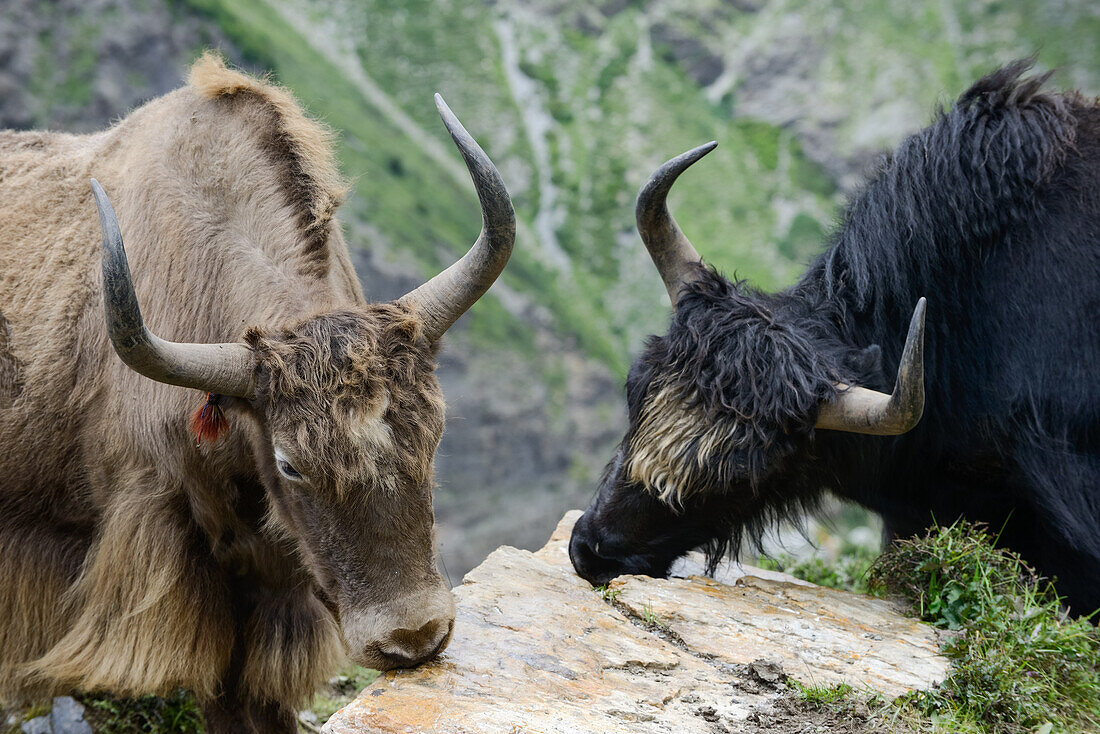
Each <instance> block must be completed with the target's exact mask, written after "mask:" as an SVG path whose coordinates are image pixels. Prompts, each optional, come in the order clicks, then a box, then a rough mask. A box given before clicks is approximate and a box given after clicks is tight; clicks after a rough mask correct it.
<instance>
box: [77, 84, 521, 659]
mask: <svg viewBox="0 0 1100 734" xmlns="http://www.w3.org/2000/svg"><path fill="white" fill-rule="evenodd" d="M436 102H437V106H438V107H439V110H440V114H441V115H442V117H443V120H444V122H445V123H446V125H447V127H448V129H449V131H450V133H451V136H452V137H453V138H454V140H455V143H456V144H457V145H458V147H459V150H460V151H461V152H462V154H463V157H464V158H465V160H466V164H467V167H468V168H469V170H470V173H471V176H472V177H473V180H474V184H475V188H476V189H477V192H478V196H479V198H480V200H481V206H482V217H483V226H482V232H481V236H480V237H479V238H478V240H477V242H476V243H475V244H474V246H473V248H472V249H471V250H470V252H469V253H467V254H466V255H465V256H464V257H463V258H462V259H461V260H459V261H458V262H456V263H455V264H454V265H452V266H451V267H450V268H448V269H447V270H445V271H444V272H442V273H440V274H439V275H437V276H436V277H435V278H433V279H431V280H430V281H428V282H427V283H425V284H424V285H422V286H420V287H419V288H416V289H415V290H413V291H412V292H410V293H408V294H406V295H405V296H403V297H401V298H400V299H398V300H397V301H395V302H392V303H382V304H373V305H355V306H351V307H349V308H346V309H342V310H336V311H330V312H326V313H320V314H317V315H313V316H311V317H309V318H306V319H304V320H302V321H300V322H298V323H293V324H286V325H279V326H277V327H275V328H267V327H254V328H252V329H251V330H250V331H249V332H248V334H247V335H246V336H245V338H244V341H243V342H239V343H225V344H183V343H175V342H168V341H164V340H162V339H160V338H158V337H157V336H156V335H154V334H153V333H151V332H150V331H149V330H148V329H147V328H146V327H145V325H144V323H143V321H142V318H141V313H140V311H139V308H138V303H137V298H136V295H135V293H134V288H133V284H132V282H131V278H130V270H129V266H128V264H127V261H126V254H125V251H124V249H123V243H122V236H121V232H120V229H119V224H118V221H117V219H116V218H115V213H114V210H113V208H112V207H111V204H110V202H109V201H108V200H107V197H106V195H105V194H104V192H103V190H102V188H100V186H99V184H98V183H96V182H95V181H94V180H93V182H92V188H93V191H94V194H95V198H96V203H97V205H98V207H99V213H100V224H101V226H102V229H103V253H104V254H103V285H104V304H105V308H106V317H107V327H108V333H109V334H110V338H111V341H112V343H113V345H114V347H115V351H116V352H117V353H118V354H119V356H120V357H121V358H122V360H123V361H124V362H125V363H126V364H127V365H129V367H131V368H132V369H134V370H135V371H137V372H139V373H141V374H142V375H145V376H146V377H150V378H152V379H154V380H158V381H161V382H166V383H169V384H172V385H179V386H183V387H189V388H196V389H199V390H203V391H206V392H208V393H210V394H211V398H210V401H209V402H208V406H209V407H210V409H211V410H214V409H216V408H218V407H219V404H222V403H224V404H226V405H232V406H233V408H234V409H235V410H238V409H239V410H240V411H242V412H244V413H246V414H249V415H251V416H252V418H253V419H254V420H253V421H251V423H252V424H254V426H255V427H256V429H255V430H252V431H250V434H251V436H250V440H251V441H252V444H253V445H252V453H253V454H254V456H255V464H256V468H257V473H258V475H259V480H260V482H261V483H262V485H263V487H264V490H265V493H266V495H267V504H268V506H269V508H270V512H269V514H268V523H269V526H270V525H274V528H273V529H274V530H275V531H276V532H279V533H281V534H283V535H285V536H289V538H290V539H291V540H292V541H293V543H294V545H295V546H296V548H297V551H298V553H299V555H300V556H301V558H302V559H303V561H304V563H305V565H306V567H307V568H308V569H309V572H310V573H311V574H312V576H313V579H314V582H315V587H316V589H317V594H318V597H319V600H320V601H321V602H323V603H324V604H325V605H326V606H327V607H328V608H329V609H330V610H331V611H332V613H333V615H334V616H335V618H336V619H337V620H338V622H339V626H340V630H341V633H342V637H343V639H344V642H345V645H346V646H347V648H348V652H349V653H350V655H351V657H352V658H353V659H354V660H355V661H356V662H358V663H359V664H361V665H364V666H367V667H372V668H378V669H389V668H394V667H405V666H410V665H414V664H416V663H419V662H422V661H424V660H427V659H429V658H431V657H433V656H434V655H435V654H436V653H438V652H439V651H440V650H442V649H443V647H444V646H445V645H446V644H447V642H448V641H449V640H450V636H451V632H452V629H453V626H454V615H455V610H454V603H453V601H452V598H451V594H450V591H449V590H448V588H447V586H446V584H445V583H444V582H443V579H442V577H441V576H440V574H439V572H438V570H437V567H436V554H435V537H434V527H433V515H432V489H433V472H432V463H433V457H434V453H435V450H436V447H437V445H438V444H439V440H440V437H441V436H442V433H443V397H442V392H441V390H440V386H439V382H438V380H437V378H436V376H435V373H434V365H435V355H436V350H437V347H438V342H439V339H440V337H441V336H442V335H443V333H444V332H445V331H446V330H447V328H448V327H449V326H450V325H451V324H453V323H454V321H455V320H456V319H458V317H459V316H460V315H461V314H462V313H463V312H464V311H465V310H466V309H468V308H469V307H470V306H471V305H472V304H473V303H474V302H475V301H476V300H477V299H478V298H480V296H481V295H482V294H483V293H484V292H485V291H486V290H487V289H488V288H489V286H490V285H491V284H492V283H493V281H494V280H495V279H496V277H497V276H498V275H499V274H500V272H501V270H502V269H503V267H504V265H505V263H506V262H507V260H508V257H509V255H510V253H511V249H512V244H513V241H514V239H515V215H514V213H513V210H512V205H511V201H510V200H509V198H508V192H507V191H506V190H505V188H504V184H503V182H502V181H501V179H500V175H499V174H498V173H497V170H496V168H495V167H494V166H493V164H492V162H491V161H490V160H489V158H488V157H487V156H486V155H485V153H484V152H483V151H482V150H481V148H480V147H479V146H478V145H477V143H476V142H474V140H473V138H472V137H470V135H469V134H468V133H467V132H466V130H465V129H464V128H463V127H462V125H461V124H460V123H459V122H458V120H457V119H456V118H455V117H454V115H453V114H452V113H451V111H450V110H449V109H447V107H446V105H445V104H443V101H442V99H440V98H439V97H438V95H437V97H436Z"/></svg>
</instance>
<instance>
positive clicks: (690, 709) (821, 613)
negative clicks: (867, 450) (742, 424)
mask: <svg viewBox="0 0 1100 734" xmlns="http://www.w3.org/2000/svg"><path fill="white" fill-rule="evenodd" d="M577 516H578V513H575V512H572V513H569V514H567V515H566V516H565V518H564V519H563V520H562V522H561V523H560V524H559V525H558V527H557V530H556V531H555V532H554V534H553V536H552V537H551V539H550V541H549V542H548V543H547V544H546V546H545V547H543V548H542V549H541V550H539V551H537V552H534V553H531V552H527V551H521V550H517V549H515V548H510V547H502V548H499V549H497V550H496V551H494V552H493V553H492V554H491V555H490V556H489V557H488V558H487V559H486V560H485V562H484V563H482V564H481V565H480V566H478V567H477V568H475V569H474V570H473V571H471V572H470V573H469V574H468V575H467V576H466V579H465V581H464V582H463V584H462V586H460V587H459V588H457V589H455V592H454V593H455V597H456V603H457V606H458V617H457V621H456V628H455V637H454V640H453V641H452V642H451V644H450V647H448V649H447V650H446V652H444V653H443V655H442V656H441V657H440V658H439V659H438V660H436V661H434V662H432V663H430V664H428V665H424V666H422V667H420V668H417V669H414V670H404V671H393V672H390V673H387V674H386V675H383V676H382V677H381V678H379V679H378V680H377V681H376V682H375V683H374V684H373V685H371V686H369V687H368V688H367V689H366V690H364V691H363V692H362V693H361V694H360V695H359V697H358V698H357V699H356V700H355V701H353V702H352V703H351V704H349V705H348V706H347V707H345V708H344V709H342V710H341V711H339V712H338V713H337V714H335V715H334V716H333V717H332V718H331V719H330V720H329V721H328V723H327V724H326V725H325V726H324V731H325V732H328V734H365V733H366V732H420V731H424V732H428V731H431V732H439V733H440V734H459V733H463V734H464V733H466V732H501V733H511V732H547V733H549V732H588V731H593V732H595V731H598V732H721V731H737V730H739V729H740V727H739V723H740V722H744V721H745V720H746V719H749V718H750V717H753V716H757V717H758V716H759V714H760V712H762V711H766V710H768V709H769V707H771V706H772V704H773V702H774V701H775V700H776V699H777V698H778V697H779V696H780V695H781V692H782V689H783V687H784V686H783V681H784V679H785V678H786V677H787V676H790V677H791V678H793V679H795V680H798V681H801V682H804V683H810V684H832V683H839V682H846V683H849V684H851V685H852V686H854V687H856V688H863V689H870V690H875V691H879V692H882V693H884V694H887V695H890V696H893V695H897V694H899V693H902V692H904V691H906V690H910V689H920V688H928V687H930V686H932V685H933V684H934V683H935V682H937V681H941V680H943V678H944V677H945V675H946V671H947V661H946V660H945V659H944V658H942V657H940V656H939V655H938V654H937V652H936V650H937V646H938V641H937V634H936V632H935V631H934V630H932V629H931V628H929V627H926V626H924V625H922V624H920V623H918V622H916V621H913V620H911V619H907V618H905V617H903V616H901V615H900V614H899V613H898V612H897V611H896V610H895V609H893V608H892V607H891V605H890V604H888V603H887V602H885V601H882V600H879V599H873V598H870V597H864V596H859V595H855V594H849V593H846V592H840V591H835V590H831V589H824V588H820V587H817V586H813V585H811V584H807V583H805V582H799V581H797V580H795V579H792V578H791V577H787V576H784V575H783V574H774V573H772V574H769V573H767V572H762V571H760V570H759V569H753V568H751V567H744V568H741V567H736V566H735V567H732V568H729V569H726V570H725V571H724V574H722V575H721V581H718V580H714V579H709V578H705V577H702V576H697V575H690V576H688V577H687V578H670V579H650V578H644V577H637V576H628V577H623V578H621V579H617V580H616V581H614V582H612V583H611V585H610V587H609V589H608V590H607V591H606V592H604V593H603V594H600V593H598V592H596V591H595V590H593V589H592V587H591V586H590V585H589V584H587V583H586V582H585V581H583V580H582V579H580V578H579V577H577V576H576V575H575V574H574V573H573V569H572V566H571V565H570V563H569V558H568V554H567V550H566V548H567V543H568V539H569V531H570V529H571V528H572V525H573V522H574V521H575V520H576V518H577ZM697 563H698V559H690V558H689V560H688V561H687V563H684V564H681V565H680V566H679V570H680V571H681V572H687V573H690V572H691V571H692V570H697V569H693V564H697Z"/></svg>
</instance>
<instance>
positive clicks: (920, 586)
mask: <svg viewBox="0 0 1100 734" xmlns="http://www.w3.org/2000/svg"><path fill="white" fill-rule="evenodd" d="M995 539H996V538H995V537H994V536H993V535H992V534H990V532H989V530H988V528H986V527H985V526H983V525H975V524H969V523H963V522H958V523H955V524H954V525H951V526H949V527H934V528H932V529H930V530H929V531H928V532H927V533H926V534H925V535H924V536H922V537H914V538H910V539H906V540H899V541H895V542H894V543H893V544H892V545H891V547H890V548H888V549H887V551H886V552H885V553H884V554H883V555H882V557H881V558H880V559H879V560H878V561H877V562H876V563H875V564H874V566H873V567H872V569H871V570H870V572H869V574H868V576H869V582H870V584H871V585H872V586H873V587H876V588H878V589H880V590H883V591H887V592H890V593H893V594H898V595H900V596H902V597H904V598H906V599H908V600H909V602H910V603H911V604H912V606H913V609H914V611H915V612H916V613H917V614H918V615H919V616H920V617H921V618H922V619H924V620H925V621H927V622H929V623H931V624H933V625H935V626H937V627H941V628H944V629H948V630H955V634H953V635H952V636H950V637H949V638H948V639H947V641H946V643H945V645H944V648H943V651H944V654H945V655H947V656H948V657H949V658H950V659H951V661H952V669H951V673H950V675H949V677H948V679H947V680H946V681H944V683H943V685H942V686H941V687H940V688H939V689H937V690H933V691H922V692H919V693H915V694H910V696H908V697H906V699H904V701H903V703H905V704H906V705H908V706H910V707H912V708H915V709H917V710H919V711H921V712H922V713H923V714H924V715H926V716H928V717H930V718H931V719H932V720H933V721H934V722H936V721H939V722H944V725H943V726H942V727H941V730H943V731H968V729H965V728H963V727H964V726H971V723H970V722H972V723H973V724H974V725H976V727H975V729H976V728H977V727H981V729H984V730H985V731H988V732H995V733H996V734H1025V732H1026V733H1031V732H1035V731H1043V730H1044V729H1045V730H1046V734H1052V732H1066V733H1068V732H1081V731H1098V730H1100V633H1098V631H1097V629H1096V627H1094V626H1093V625H1092V624H1091V623H1090V622H1089V621H1088V620H1087V619H1084V618H1082V619H1071V618H1069V617H1068V615H1067V614H1066V613H1065V612H1064V610H1063V609H1062V607H1061V600H1060V598H1059V597H1058V594H1057V592H1056V591H1055V588H1054V585H1053V583H1052V582H1050V581H1049V580H1046V579H1042V578H1040V577H1039V576H1038V575H1037V574H1036V573H1035V571H1034V570H1033V569H1032V568H1030V567H1029V566H1028V565H1027V564H1026V563H1024V561H1023V560H1022V559H1021V558H1020V556H1019V555H1017V554H1015V553H1013V552H1011V551H1008V550H1004V549H999V548H996V547H995V546H994V541H995ZM947 722H952V723H951V727H952V728H948V726H947ZM981 729H977V730H981Z"/></svg>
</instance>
